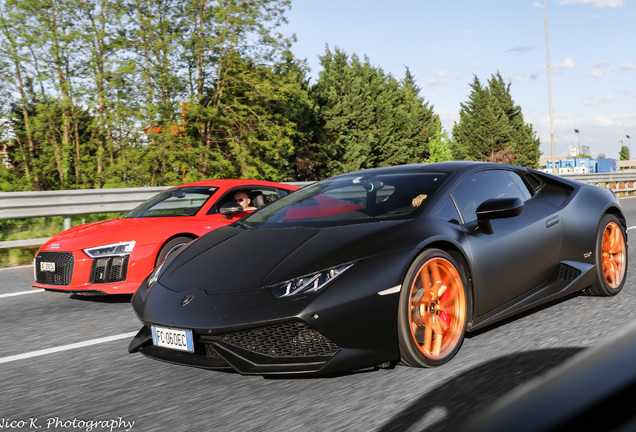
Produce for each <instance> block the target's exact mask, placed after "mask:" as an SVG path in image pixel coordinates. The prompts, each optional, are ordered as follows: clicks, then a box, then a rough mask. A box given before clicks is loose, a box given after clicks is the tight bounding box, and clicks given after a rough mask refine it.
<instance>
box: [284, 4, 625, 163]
mask: <svg viewBox="0 0 636 432" xmlns="http://www.w3.org/2000/svg"><path fill="white" fill-rule="evenodd" d="M546 1H547V8H545V9H544V1H543V0H480V1H476V0H434V1H433V0H390V1H388V0H384V1H380V0H292V3H291V10H290V11H288V13H287V14H286V17H287V21H288V24H287V25H286V26H285V27H284V28H283V29H282V31H283V33H284V34H286V35H291V34H295V35H296V38H297V41H296V43H295V44H294V46H293V49H292V51H293V52H294V54H295V55H296V56H297V57H299V58H301V59H306V61H307V64H308V66H309V67H310V69H311V72H310V76H311V77H312V78H311V82H312V83H315V82H316V80H317V78H318V76H319V73H320V71H321V70H322V68H321V66H320V61H319V57H320V56H322V55H324V54H325V52H326V49H327V47H329V49H330V50H334V48H339V49H340V50H342V51H344V52H346V53H347V54H348V55H349V56H351V55H353V54H355V55H357V56H358V57H360V58H361V59H364V58H365V57H366V58H367V59H368V61H369V63H370V64H372V65H373V66H375V67H378V68H381V69H382V70H383V71H384V72H385V73H388V74H391V75H392V76H393V77H395V78H396V79H402V78H404V75H405V71H406V68H407V67H408V69H409V70H410V72H411V74H412V75H414V77H415V79H416V83H417V85H418V86H419V87H420V89H421V90H420V96H422V97H423V98H424V99H425V100H426V101H427V102H428V103H429V104H430V105H432V106H433V109H434V111H435V112H436V113H437V114H438V115H439V116H440V118H441V120H442V125H443V127H444V129H445V130H446V131H448V132H449V133H451V132H452V129H453V125H454V124H455V122H457V121H458V120H459V110H460V108H461V106H460V104H461V103H464V102H467V101H468V98H469V95H470V91H471V90H470V84H471V83H472V82H473V79H474V76H477V77H478V78H479V80H480V81H481V82H482V84H485V83H487V81H488V80H489V79H490V78H491V77H492V75H494V74H496V73H497V72H499V73H500V74H501V75H502V77H503V78H504V80H505V81H506V83H510V93H511V96H512V98H513V100H514V101H515V103H516V104H517V105H519V106H520V107H521V110H522V113H523V116H524V120H525V121H526V122H527V123H530V124H531V125H532V127H533V130H534V131H535V132H536V134H537V137H538V138H539V139H540V140H541V151H542V152H543V156H547V157H551V156H552V145H551V138H550V131H551V129H552V130H553V131H554V155H555V156H565V155H569V154H570V147H571V146H574V147H575V148H576V149H577V151H578V148H579V146H581V148H584V147H589V150H590V151H589V154H590V155H591V156H592V157H597V156H599V154H605V155H606V157H611V158H616V159H618V153H619V151H620V149H621V146H622V145H626V146H628V147H630V150H631V155H632V158H636V0H546ZM546 10H547V29H548V42H549V63H548V54H547V53H548V45H547V44H546V13H545V12H546ZM548 64H549V65H550V72H551V73H550V74H549V76H550V77H551V88H552V91H551V92H550V91H549V87H550V86H549V80H548ZM550 94H551V95H552V97H551V100H552V122H551V121H550ZM551 123H552V128H551V126H550V124H551ZM575 129H577V130H578V131H579V133H576V132H574V130H575ZM627 136H629V137H630V138H627ZM632 141H633V143H632Z"/></svg>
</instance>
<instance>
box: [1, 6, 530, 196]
mask: <svg viewBox="0 0 636 432" xmlns="http://www.w3.org/2000/svg"><path fill="white" fill-rule="evenodd" d="M289 8H290V0H245V1H241V0H214V1H212V0H179V1H175V0H143V1H142V0H0V111H1V113H0V119H1V120H0V137H1V141H0V143H1V146H2V147H1V148H2V150H4V152H5V155H6V157H5V160H4V161H3V164H2V166H0V190H3V191H10V190H53V189H74V188H103V187H126V186H144V185H151V186H152V185H171V184H178V183H184V182H189V181H196V180H202V179H209V178H256V179H269V180H277V181H291V180H297V181H301V180H317V179H321V178H325V177H328V176H331V175H335V174H339V173H342V172H347V171H351V170H355V169H363V168H372V167H378V166H386V165H396V164H404V163H419V162H435V161H442V160H454V159H471V160H491V161H496V162H512V163H515V164H518V165H523V166H528V167H536V166H537V165H538V160H539V155H540V152H539V140H538V138H537V137H536V134H535V132H534V131H533V129H532V126H531V125H530V124H528V123H525V121H524V119H523V115H522V113H521V108H520V107H519V106H517V105H516V104H515V103H514V101H513V99H512V97H511V95H510V84H507V83H505V82H504V80H503V78H502V77H501V75H500V74H499V73H498V72H497V73H496V74H493V75H492V76H491V78H490V79H489V80H488V82H487V83H484V84H482V83H481V82H480V81H479V80H478V78H477V77H474V81H473V82H472V84H471V86H470V87H471V92H470V94H469V95H468V101H467V102H465V103H462V104H461V109H460V119H459V121H458V122H457V123H456V124H455V126H454V127H453V130H452V138H451V137H450V136H449V134H448V132H446V131H445V130H444V129H443V128H442V125H441V121H440V118H439V116H438V115H437V114H436V113H435V111H434V108H433V106H432V105H431V104H430V103H429V102H428V101H427V100H426V99H425V98H424V97H423V96H421V95H420V93H421V89H420V88H419V87H418V86H417V85H416V79H415V77H414V76H413V75H412V74H411V72H410V71H409V69H408V68H406V69H405V75H404V77H403V78H401V79H397V78H395V77H393V76H392V75H391V74H387V73H385V72H384V71H383V70H382V68H381V67H378V66H374V65H372V64H371V62H370V60H369V59H368V58H364V59H360V58H359V57H358V56H357V55H355V54H352V55H349V54H347V53H346V52H344V51H343V50H340V49H338V48H334V49H330V48H329V47H327V48H326V49H325V53H324V54H323V55H322V56H320V64H321V66H322V68H323V70H322V71H321V72H320V73H319V76H318V78H317V79H316V82H315V83H311V81H310V79H309V78H308V76H309V70H308V68H307V65H306V63H305V61H304V60H301V59H298V58H296V57H295V56H294V55H293V53H292V51H291V48H292V46H293V43H294V42H295V40H294V37H293V36H285V35H283V34H282V32H281V26H282V25H283V24H285V23H286V17H285V14H286V12H287V11H288V10H289Z"/></svg>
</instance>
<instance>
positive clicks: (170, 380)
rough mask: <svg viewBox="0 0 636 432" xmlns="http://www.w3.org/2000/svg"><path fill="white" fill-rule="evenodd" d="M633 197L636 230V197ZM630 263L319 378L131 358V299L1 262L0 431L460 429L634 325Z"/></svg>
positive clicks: (135, 325)
mask: <svg viewBox="0 0 636 432" xmlns="http://www.w3.org/2000/svg"><path fill="white" fill-rule="evenodd" d="M622 205H623V208H624V210H625V212H626V214H627V215H628V226H629V227H635V228H636V198H628V199H624V200H622ZM633 234H636V231H630V238H629V248H630V250H631V251H634V246H635V245H636V243H634V241H635V240H634V236H633ZM632 256H633V254H632ZM629 267H630V268H629V274H628V281H627V284H626V286H625V289H624V290H623V292H622V293H621V294H620V295H618V296H616V297H612V298H599V297H586V296H573V297H570V298H568V299H566V300H563V301H560V302H557V303H555V304H551V305H550V306H548V307H544V308H541V309H539V310H535V311H533V312H531V313H528V314H525V315H523V316H520V317H518V318H516V319H514V320H509V321H507V322H505V323H503V324H500V325H497V326H495V327H491V328H488V329H486V330H484V331H481V332H479V333H477V334H472V335H470V336H469V337H468V338H467V339H466V341H465V342H464V345H463V346H462V348H461V350H460V352H459V354H458V355H457V357H456V358H455V359H453V360H452V361H451V362H450V363H449V364H447V365H445V366H443V367H440V368H436V369H414V368H408V367H405V366H397V367H395V368H394V369H389V370H386V369H379V370H368V371H364V372H357V373H351V374H345V375H342V376H338V377H333V378H314V379H308V378H276V379H271V378H263V377H253V376H241V375H237V374H234V373H227V372H214V371H206V370H201V369H195V368H189V367H183V366H175V365H169V364H165V363H162V362H158V361H155V360H151V359H147V358H145V357H143V356H142V355H140V354H128V352H127V346H128V342H129V340H130V339H131V338H132V335H134V334H135V333H136V332H137V330H138V329H139V328H140V324H139V322H138V321H137V319H136V317H135V315H134V313H133V312H132V308H131V307H130V304H129V301H128V298H125V297H124V298H112V299H108V300H96V299H91V298H88V299H82V298H75V297H70V296H68V295H66V294H59V293H51V292H44V291H40V290H35V289H32V288H31V283H32V280H33V275H32V269H31V267H30V266H29V267H20V268H12V269H0V323H1V328H2V332H1V333H0V346H1V347H2V348H1V349H0V389H1V390H0V430H18V431H32V430H46V431H53V430H54V431H71V432H74V431H87V432H90V431H95V432H102V431H124V430H133V431H143V432H146V431H170V432H172V431H259V432H261V431H285V432H287V431H340V430H343V431H365V432H366V431H422V430H435V431H443V430H456V429H457V427H459V426H460V425H462V424H464V423H465V422H466V421H467V420H469V419H470V418H471V416H473V415H474V414H476V413H478V412H480V411H482V410H483V409H484V408H485V407H487V406H488V405H489V404H491V403H492V402H493V401H495V400H496V399H498V398H500V397H505V395H506V393H507V392H509V391H510V390H512V389H513V388H515V387H516V386H518V385H519V384H522V383H524V382H526V381H528V380H530V379H532V378H533V377H536V376H539V375H540V374H542V373H544V372H546V371H547V370H549V369H550V368H552V367H554V366H556V365H558V364H560V363H562V362H563V361H564V360H566V359H568V358H571V357H572V356H574V355H576V354H577V353H579V352H581V351H582V350H584V349H585V348H587V347H591V346H597V345H599V344H602V343H604V341H607V340H608V338H610V337H611V336H612V335H613V334H615V333H616V332H617V331H618V330H620V329H621V328H623V327H624V326H625V324H626V323H627V322H630V321H631V320H633V319H634V311H635V310H636V286H635V283H634V272H635V271H636V265H634V258H633V257H632V258H631V259H630V263H629ZM16 294H17V295H16Z"/></svg>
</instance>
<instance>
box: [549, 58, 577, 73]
mask: <svg viewBox="0 0 636 432" xmlns="http://www.w3.org/2000/svg"><path fill="white" fill-rule="evenodd" d="M575 58H576V57H568V58H566V59H565V60H563V61H562V62H561V63H558V64H557V65H556V66H552V67H551V69H552V73H554V74H558V73H561V72H563V71H564V70H566V69H567V70H572V69H574V59H575Z"/></svg>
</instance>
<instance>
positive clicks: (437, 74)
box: [431, 70, 448, 78]
mask: <svg viewBox="0 0 636 432" xmlns="http://www.w3.org/2000/svg"><path fill="white" fill-rule="evenodd" d="M431 75H433V76H434V77H437V78H446V77H447V76H448V72H447V71H445V70H443V71H433V72H431Z"/></svg>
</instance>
